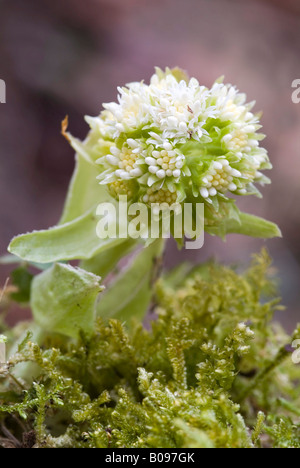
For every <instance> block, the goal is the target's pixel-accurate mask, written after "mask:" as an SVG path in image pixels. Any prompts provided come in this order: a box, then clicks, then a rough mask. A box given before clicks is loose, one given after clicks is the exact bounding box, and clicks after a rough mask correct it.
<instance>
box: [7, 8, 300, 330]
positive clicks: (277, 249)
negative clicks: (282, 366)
mask: <svg viewBox="0 0 300 468" xmlns="http://www.w3.org/2000/svg"><path fill="white" fill-rule="evenodd" d="M299 56H300V2H299V0H288V1H287V0H285V1H283V0H151V1H150V0H84V1H82V0H64V1H62V0H26V1H24V0H7V1H6V0H0V79H4V80H5V81H6V84H7V103H6V104H0V200H1V204H0V252H1V253H5V250H6V247H7V245H8V243H9V240H10V239H11V237H12V236H13V235H16V234H18V233H22V232H26V231H29V230H33V229H40V228H46V227H48V226H50V225H53V224H55V223H56V221H57V220H58V218H59V216H60V213H61V209H62V204H63V200H64V196H65V193H66V189H67V185H68V181H69V179H70V176H71V173H72V170H73V166H74V155H73V151H72V149H71V148H70V147H69V146H68V144H67V143H66V141H64V139H63V138H62V137H61V136H60V122H61V120H62V119H63V118H64V116H65V115H66V114H68V115H69V117H70V128H71V131H72V133H73V134H75V135H76V136H78V137H84V136H85V134H86V132H87V130H88V129H87V125H86V124H85V123H84V120H83V116H84V115H85V114H89V115H96V114H98V113H99V111H100V108H101V103H102V102H107V101H111V100H115V98H116V87H117V86H118V85H122V84H125V83H127V82H129V81H136V80H141V79H146V80H148V79H149V78H150V76H151V74H152V72H153V67H154V66H156V65H157V66H160V67H165V66H170V67H173V66H180V67H182V68H184V69H186V70H187V71H188V72H189V73H190V75H193V76H195V77H197V78H198V79H199V80H200V82H201V83H203V84H205V85H207V86H210V85H211V84H212V82H213V81H214V80H215V79H216V78H217V77H219V76H221V75H226V79H227V81H228V82H232V83H233V84H236V85H237V86H238V87H239V88H240V90H242V91H245V92H247V94H248V98H249V100H254V99H256V101H257V107H256V109H257V110H261V109H263V110H264V117H263V125H264V131H265V133H266V134H267V135H268V138H267V140H266V141H265V144H266V146H267V148H268V150H269V152H270V157H271V160H272V162H273V164H274V170H273V173H272V175H271V177H272V180H273V184H272V186H271V187H266V188H265V189H264V199H263V200H258V199H250V198H249V199H247V200H246V199H242V200H241V202H240V205H239V206H240V207H242V208H244V209H245V210H248V211H250V212H252V213H255V214H257V215H262V216H266V217H267V218H268V219H271V220H273V221H275V222H277V223H278V224H279V225H280V227H281V228H282V231H283V234H284V238H283V240H274V241H270V242H267V243H265V242H262V241H259V240H252V239H248V238H243V237H240V236H231V237H230V238H228V241H227V243H226V244H224V243H223V242H222V241H221V240H219V239H214V238H207V239H206V244H205V247H204V248H203V249H202V250H201V251H199V252H196V253H195V251H192V253H191V252H190V253H189V254H187V252H184V251H183V252H181V253H178V252H177V251H176V250H175V247H174V245H173V244H172V243H170V245H169V247H168V252H167V264H168V266H172V265H174V264H176V263H178V262H179V261H182V260H183V259H185V258H187V257H188V256H189V257H190V258H191V259H192V260H193V261H203V260H205V259H207V258H209V257H211V256H212V255H214V256H216V257H217V258H218V259H220V260H222V261H225V262H227V263H231V262H235V263H236V262H242V263H243V262H244V263H245V262H247V261H248V260H249V257H250V255H251V254H252V253H253V252H256V251H258V250H260V248H261V247H262V245H265V244H267V246H268V248H269V250H270V252H271V254H272V256H273V257H274V259H275V262H276V266H277V267H278V268H280V269H281V278H282V285H281V289H282V295H283V298H284V302H285V304H287V306H288V311H287V312H286V324H287V327H288V328H290V327H291V326H292V324H293V323H294V322H295V321H297V320H298V321H299V308H298V304H299V302H300V281H299V280H300V245H299V230H300V209H299V205H298V200H299V197H300V183H299V179H300V174H299V172H300V159H299V156H300V152H299V150H300V137H299V125H300V104H298V105H296V104H293V103H292V100H291V95H292V88H291V83H292V81H293V80H294V79H296V78H299V79H300V65H299ZM6 275H7V269H6V268H2V269H1V272H0V284H1V285H2V284H3V283H4V281H5V278H6Z"/></svg>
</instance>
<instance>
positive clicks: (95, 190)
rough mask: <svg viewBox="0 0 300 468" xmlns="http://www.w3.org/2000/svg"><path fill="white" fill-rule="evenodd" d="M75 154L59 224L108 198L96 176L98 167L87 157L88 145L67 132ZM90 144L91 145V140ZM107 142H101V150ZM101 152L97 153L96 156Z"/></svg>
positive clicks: (74, 217) (104, 148) (98, 170)
mask: <svg viewBox="0 0 300 468" xmlns="http://www.w3.org/2000/svg"><path fill="white" fill-rule="evenodd" d="M68 137H69V139H70V142H71V144H72V146H73V148H74V149H76V150H77V154H76V168H75V171H74V175H73V177H72V180H71V183H70V186H69V190H68V195H67V200H66V204H65V207H64V212H63V215H62V218H61V220H60V224H66V223H69V222H70V221H73V220H74V219H76V218H78V217H80V216H82V215H83V214H84V213H86V212H87V211H88V210H90V209H91V208H92V207H93V206H94V205H95V204H97V203H98V204H99V203H101V202H103V201H106V200H109V195H108V193H107V190H106V187H105V186H103V185H100V184H99V181H98V180H97V176H98V175H99V173H100V171H101V170H100V167H99V166H98V165H97V164H95V163H94V161H93V160H92V159H91V158H90V157H89V152H88V146H86V145H87V144H84V143H82V142H80V141H79V140H76V139H75V138H73V137H72V136H71V135H69V134H68ZM89 143H90V146H92V144H91V142H89ZM106 145H107V143H105V142H103V146H102V151H104V152H105V151H107V148H106ZM101 154H102V152H101V151H100V152H99V153H97V158H99V157H100V156H101Z"/></svg>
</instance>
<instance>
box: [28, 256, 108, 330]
mask: <svg viewBox="0 0 300 468" xmlns="http://www.w3.org/2000/svg"><path fill="white" fill-rule="evenodd" d="M100 280H101V278H99V277H98V276H95V275H93V274H92V273H88V272H87V271H85V270H81V269H79V268H73V267H71V266H70V265H64V264H59V263H58V264H56V265H54V266H53V267H52V268H50V269H49V270H46V271H44V272H43V273H41V274H39V275H38V276H36V277H35V279H34V281H33V285H32V290H31V306H32V312H33V317H34V319H35V323H36V324H37V325H38V326H40V328H41V329H42V330H46V331H48V332H49V331H50V332H57V333H61V334H64V335H66V336H70V337H75V338H76V337H77V336H78V333H79V332H80V330H83V331H84V332H86V333H88V332H92V330H93V325H94V320H95V303H96V299H97V297H98V294H99V292H101V291H102V289H103V288H102V287H101V286H100Z"/></svg>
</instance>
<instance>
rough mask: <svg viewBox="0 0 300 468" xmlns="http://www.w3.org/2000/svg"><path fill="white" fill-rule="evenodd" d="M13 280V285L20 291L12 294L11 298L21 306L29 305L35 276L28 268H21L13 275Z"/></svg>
mask: <svg viewBox="0 0 300 468" xmlns="http://www.w3.org/2000/svg"><path fill="white" fill-rule="evenodd" d="M11 278H12V283H13V285H14V286H16V287H17V288H18V291H17V292H14V293H11V295H10V297H11V298H12V299H13V300H14V301H16V302H20V303H21V304H28V303H29V301H30V288H31V282H32V279H33V275H32V274H31V273H29V271H28V270H27V268H26V267H24V266H20V267H19V268H17V269H16V270H14V271H13V272H12V273H11Z"/></svg>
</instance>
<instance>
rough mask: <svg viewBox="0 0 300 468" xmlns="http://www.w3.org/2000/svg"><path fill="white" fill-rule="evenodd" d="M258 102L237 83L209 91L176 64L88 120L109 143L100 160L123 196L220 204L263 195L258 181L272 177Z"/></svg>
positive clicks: (108, 181) (105, 178)
mask: <svg viewBox="0 0 300 468" xmlns="http://www.w3.org/2000/svg"><path fill="white" fill-rule="evenodd" d="M253 106H254V103H250V104H247V103H246V95H245V94H241V93H239V92H238V90H237V89H236V88H235V87H233V86H231V85H225V84H223V83H222V82H221V81H217V82H216V83H215V84H214V85H213V86H212V88H211V89H208V88H206V87H204V86H200V84H199V82H198V81H197V80H196V79H195V78H192V79H190V80H189V79H188V78H187V77H186V75H185V74H184V73H183V72H181V71H180V70H177V69H176V70H170V69H166V71H165V72H162V71H161V70H159V69H157V70H156V73H155V75H154V76H153V77H152V78H151V82H150V84H149V85H147V84H145V83H144V82H141V83H130V84H128V85H127V86H126V87H124V88H119V97H118V102H117V103H109V104H104V109H105V110H104V111H103V112H102V113H101V114H100V116H98V117H96V118H92V117H88V118H87V121H88V123H89V124H90V126H91V128H92V132H94V133H95V135H98V141H100V140H101V141H105V145H106V146H108V148H109V151H108V154H106V155H105V156H101V158H100V159H98V161H97V162H98V163H99V164H100V165H101V168H102V169H101V173H100V175H99V180H100V183H101V184H104V185H108V186H109V188H110V193H112V194H113V195H114V196H115V197H116V198H117V197H118V194H119V193H122V194H128V196H130V198H135V199H136V200H139V201H144V202H147V203H149V204H150V202H151V201H152V200H161V199H162V198H164V199H166V200H170V201H171V202H173V201H175V202H179V203H181V202H183V201H184V200H186V201H188V202H193V201H199V202H201V201H202V202H203V201H204V202H205V204H206V206H209V205H210V206H211V207H215V209H216V207H219V206H220V203H221V204H222V202H226V201H228V200H229V198H228V195H230V193H232V194H234V195H247V194H256V195H259V191H258V190H257V188H256V187H255V185H254V184H255V183H261V184H264V183H268V182H269V179H268V178H267V177H265V176H264V175H263V174H262V172H261V171H262V170H264V169H270V168H271V164H270V162H269V159H268V155H267V151H266V150H265V149H264V148H262V147H260V141H261V140H262V139H263V138H264V135H262V134H260V133H259V130H260V128H261V126H260V124H259V115H255V114H254V113H253V112H252V108H253ZM96 141H97V138H96ZM149 193H151V195H149ZM165 193H166V194H167V196H166V197H162V194H165ZM216 200H217V203H216ZM216 211H218V210H217V209H216Z"/></svg>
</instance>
